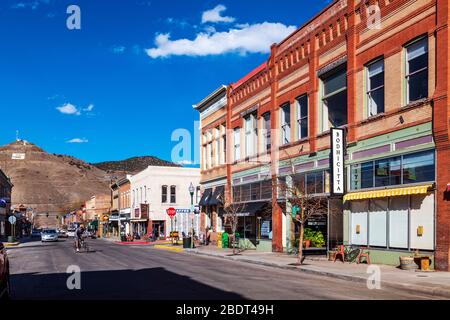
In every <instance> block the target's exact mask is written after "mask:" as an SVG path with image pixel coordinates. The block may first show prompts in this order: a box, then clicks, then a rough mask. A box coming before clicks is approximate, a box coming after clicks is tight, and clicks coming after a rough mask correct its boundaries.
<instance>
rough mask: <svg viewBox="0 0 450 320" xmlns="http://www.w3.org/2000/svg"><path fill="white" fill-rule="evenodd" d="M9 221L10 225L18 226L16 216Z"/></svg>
mask: <svg viewBox="0 0 450 320" xmlns="http://www.w3.org/2000/svg"><path fill="white" fill-rule="evenodd" d="M8 221H9V223H11V224H16V221H17V218H16V217H14V216H11V217H9V218H8Z"/></svg>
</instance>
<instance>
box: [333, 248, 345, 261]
mask: <svg viewBox="0 0 450 320" xmlns="http://www.w3.org/2000/svg"><path fill="white" fill-rule="evenodd" d="M339 256H340V257H341V258H342V262H343V263H345V247H344V245H343V244H341V245H339V246H337V248H336V251H335V252H334V262H336V260H337V258H338V257H339Z"/></svg>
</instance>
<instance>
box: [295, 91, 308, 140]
mask: <svg viewBox="0 0 450 320" xmlns="http://www.w3.org/2000/svg"><path fill="white" fill-rule="evenodd" d="M296 100H297V129H298V130H297V139H298V140H301V139H304V138H306V137H308V95H306V94H304V95H302V96H300V97H298V98H297V99H296Z"/></svg>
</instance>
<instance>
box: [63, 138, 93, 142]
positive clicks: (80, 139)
mask: <svg viewBox="0 0 450 320" xmlns="http://www.w3.org/2000/svg"><path fill="white" fill-rule="evenodd" d="M66 142H67V143H88V142H89V140H87V139H86V138H74V139H71V140H68V141H66Z"/></svg>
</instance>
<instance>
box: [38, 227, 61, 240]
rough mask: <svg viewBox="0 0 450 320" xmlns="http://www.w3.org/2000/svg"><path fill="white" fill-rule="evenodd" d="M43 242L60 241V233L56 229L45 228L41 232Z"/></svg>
mask: <svg viewBox="0 0 450 320" xmlns="http://www.w3.org/2000/svg"><path fill="white" fill-rule="evenodd" d="M41 241H42V242H53V241H58V233H57V232H56V230H55V229H44V230H43V231H42V233H41Z"/></svg>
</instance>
